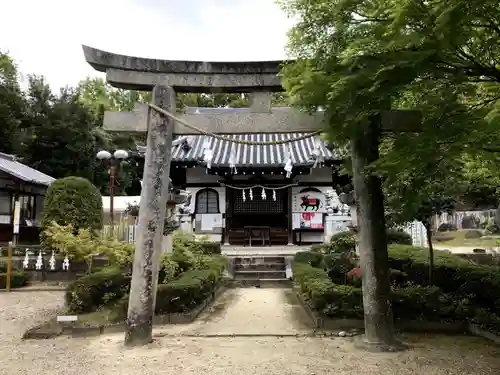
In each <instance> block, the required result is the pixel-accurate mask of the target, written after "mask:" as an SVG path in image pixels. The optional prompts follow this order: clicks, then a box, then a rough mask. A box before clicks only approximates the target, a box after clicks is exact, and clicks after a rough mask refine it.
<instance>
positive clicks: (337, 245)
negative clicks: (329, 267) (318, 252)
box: [329, 231, 356, 253]
mask: <svg viewBox="0 0 500 375" xmlns="http://www.w3.org/2000/svg"><path fill="white" fill-rule="evenodd" d="M355 251H356V234H355V233H354V232H350V231H346V232H340V233H337V234H334V235H333V236H332V238H331V239H330V247H329V252H330V253H348V252H355Z"/></svg>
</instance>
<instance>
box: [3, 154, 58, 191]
mask: <svg viewBox="0 0 500 375" xmlns="http://www.w3.org/2000/svg"><path fill="white" fill-rule="evenodd" d="M0 171H2V172H5V173H7V174H10V175H11V176H14V177H16V178H18V179H20V180H23V181H25V182H29V183H32V184H36V185H46V186H48V185H50V184H51V183H52V182H53V181H54V180H55V178H52V177H50V176H48V175H46V174H45V173H42V172H39V171H37V170H36V169H33V168H31V167H28V166H27V165H24V164H22V163H20V162H18V161H17V160H16V157H15V156H14V155H9V154H4V153H2V152H0Z"/></svg>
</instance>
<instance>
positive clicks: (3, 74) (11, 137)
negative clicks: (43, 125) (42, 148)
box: [0, 51, 26, 154]
mask: <svg viewBox="0 0 500 375" xmlns="http://www.w3.org/2000/svg"><path fill="white" fill-rule="evenodd" d="M25 107H26V103H25V101H24V98H23V95H22V92H21V89H20V87H19V83H18V72H17V67H16V66H15V64H14V61H13V60H12V58H11V57H10V56H9V55H7V54H6V53H3V52H1V51H0V124H1V125H0V139H1V140H2V142H0V152H4V153H8V154H12V153H16V152H18V151H19V149H20V144H19V135H20V131H21V127H22V126H23V120H24V111H25Z"/></svg>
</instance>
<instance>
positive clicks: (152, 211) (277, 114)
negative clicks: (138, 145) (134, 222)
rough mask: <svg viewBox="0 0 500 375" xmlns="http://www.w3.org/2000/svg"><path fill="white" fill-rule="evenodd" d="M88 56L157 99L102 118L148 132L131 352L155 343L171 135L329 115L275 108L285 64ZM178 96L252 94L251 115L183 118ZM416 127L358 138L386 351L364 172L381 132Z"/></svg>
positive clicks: (387, 330)
mask: <svg viewBox="0 0 500 375" xmlns="http://www.w3.org/2000/svg"><path fill="white" fill-rule="evenodd" d="M83 51H84V55H85V59H86V61H87V62H88V63H89V64H90V65H91V66H92V67H93V68H94V69H96V70H98V71H100V72H105V73H106V79H107V81H108V82H109V83H110V84H111V85H113V86H115V87H118V88H124V89H131V90H141V91H152V92H153V99H152V105H139V106H137V107H136V108H135V109H134V111H132V112H125V113H121V112H106V113H105V116H104V128H105V129H107V130H109V131H121V132H147V151H146V160H145V165H144V175H143V189H142V192H141V201H140V210H139V231H138V236H137V241H136V249H135V254H134V265H133V273H132V284H131V290H130V301H129V310H128V317H127V329H126V335H125V344H126V345H129V346H134V345H143V344H146V343H149V342H151V340H152V320H153V315H154V296H155V295H156V285H157V280H158V268H159V256H160V254H161V239H162V232H163V223H164V217H165V203H166V195H167V192H168V181H169V178H168V176H169V174H170V160H171V147H172V136H173V134H185V135H186V134H199V132H200V131H204V132H207V133H212V134H221V135H222V134H235V133H248V132H252V133H284V132H302V133H309V132H311V133H312V132H317V131H318V130H319V129H321V128H322V127H323V114H322V113H319V112H318V113H316V114H315V115H308V114H305V113H302V112H299V111H297V110H295V109H292V108H290V109H288V110H283V109H282V108H281V109H280V110H279V111H273V109H272V107H271V94H272V93H273V92H280V91H283V87H282V85H281V79H280V77H279V76H278V73H279V72H280V67H281V65H282V63H283V62H282V61H258V62H201V61H171V60H156V59H147V58H139V57H131V56H124V55H118V54H114V53H110V52H106V51H101V50H98V49H94V48H91V47H87V46H83ZM177 92H180V93H182V92H195V93H209V92H217V93H220V92H227V93H249V96H250V108H249V110H248V111H242V112H230V111H228V112H227V113H217V114H212V113H209V114H176V107H175V106H176V100H175V96H176V93H177ZM172 114H175V116H174V117H173V116H172ZM419 122H420V119H419V116H418V114H417V115H416V114H415V113H410V114H408V113H404V112H401V111H384V112H381V115H380V116H379V118H378V119H377V120H376V123H374V125H375V126H372V127H370V129H367V130H366V131H365V132H363V133H360V134H359V135H358V136H357V138H356V139H355V140H353V142H352V153H353V154H352V157H353V171H354V185H355V192H356V197H357V204H358V223H359V224H358V227H359V232H360V241H359V242H360V246H359V247H360V263H361V268H362V272H363V303H364V306H365V340H366V342H368V343H370V344H375V345H386V346H387V345H393V344H394V343H396V341H395V339H394V334H393V321H392V320H393V319H392V313H391V308H390V296H389V294H390V285H389V275H388V269H387V245H386V241H385V221H384V215H383V211H384V209H383V204H382V191H381V185H380V180H379V179H378V178H376V177H374V176H371V175H366V174H365V173H364V170H365V167H366V166H367V165H368V164H370V163H371V162H373V161H374V160H376V159H377V158H378V145H379V135H380V131H408V130H410V131H411V130H414V129H415V128H416V127H417V126H418V123H419ZM183 123H184V124H183ZM186 124H189V125H192V126H194V128H195V129H196V130H193V127H188V126H185V125H186Z"/></svg>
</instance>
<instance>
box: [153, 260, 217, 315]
mask: <svg viewBox="0 0 500 375" xmlns="http://www.w3.org/2000/svg"><path fill="white" fill-rule="evenodd" d="M214 264H215V263H214ZM221 277H222V271H221V270H220V268H218V267H217V268H216V267H211V268H208V269H194V270H190V271H187V272H184V273H183V274H181V275H180V276H179V278H177V279H175V280H172V281H171V282H169V283H168V284H160V285H158V294H157V297H156V309H155V312H156V313H157V314H166V313H181V312H187V311H190V310H192V309H193V308H194V307H195V306H197V305H198V304H200V303H201V302H202V301H203V300H205V299H206V298H207V296H208V295H209V294H210V293H212V292H213V291H214V289H215V286H216V285H217V283H218V282H219V281H220V280H221Z"/></svg>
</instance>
